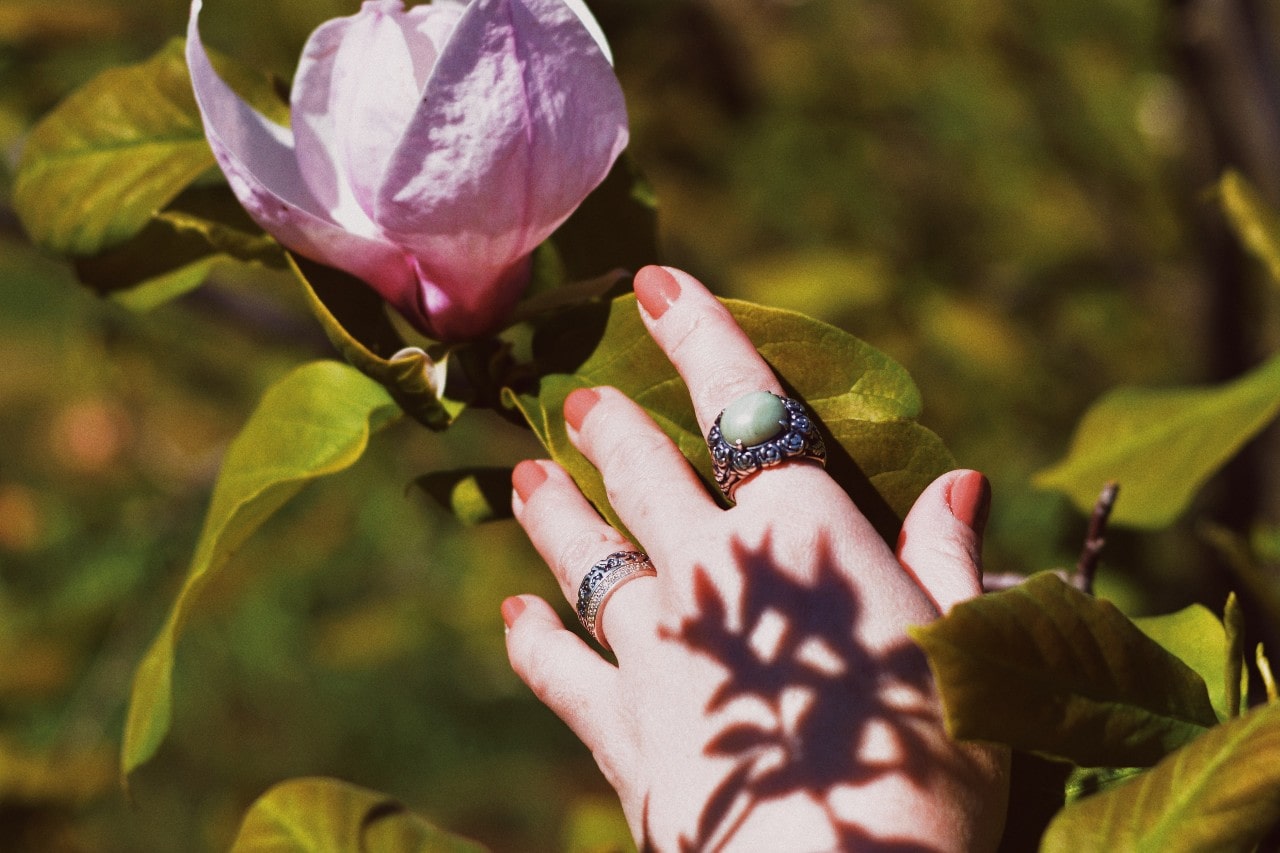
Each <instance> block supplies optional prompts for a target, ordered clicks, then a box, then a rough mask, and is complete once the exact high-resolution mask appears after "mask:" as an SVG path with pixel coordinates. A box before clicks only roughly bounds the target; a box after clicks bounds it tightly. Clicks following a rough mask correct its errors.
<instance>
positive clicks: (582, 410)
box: [564, 388, 600, 429]
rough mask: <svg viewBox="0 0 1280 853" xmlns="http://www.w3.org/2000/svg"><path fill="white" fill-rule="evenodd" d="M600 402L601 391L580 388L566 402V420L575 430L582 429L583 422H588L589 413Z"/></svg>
mask: <svg viewBox="0 0 1280 853" xmlns="http://www.w3.org/2000/svg"><path fill="white" fill-rule="evenodd" d="M599 402H600V392H599V391H597V390H596V389H594V388H579V389H578V390H576V391H574V392H572V393H571V394H570V395H569V396H568V397H566V398H565V400H564V419H565V420H566V421H568V422H569V426H571V427H573V428H574V429H582V422H583V421H584V420H586V418H587V412H589V411H591V409H592V407H594V406H595V404H596V403H599Z"/></svg>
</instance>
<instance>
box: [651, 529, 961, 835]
mask: <svg viewBox="0 0 1280 853" xmlns="http://www.w3.org/2000/svg"><path fill="white" fill-rule="evenodd" d="M771 552H772V545H771V541H770V539H769V537H767V536H766V537H765V539H764V541H763V542H762V543H761V544H760V546H759V547H756V548H749V547H746V546H744V545H742V544H741V543H737V542H735V543H733V546H732V557H733V566H734V567H735V568H736V569H738V570H740V572H741V579H742V587H741V595H740V598H738V599H737V600H734V601H732V602H731V601H729V600H726V598H725V597H724V595H722V592H721V588H720V587H718V586H717V585H716V583H715V582H714V581H713V580H712V577H711V575H710V573H709V571H708V570H707V569H705V568H704V567H702V566H697V567H695V570H694V577H693V595H694V607H693V611H692V613H691V615H687V616H685V617H684V618H683V619H681V620H680V621H679V622H678V623H677V624H669V625H662V626H659V631H660V635H661V636H662V638H663V639H664V640H666V641H669V642H677V643H682V644H684V645H686V646H688V648H689V649H690V650H691V651H692V652H694V653H695V654H698V655H702V656H705V657H707V658H710V659H711V660H713V661H715V662H717V663H718V664H720V665H722V666H723V667H724V668H725V670H726V671H727V677H726V678H725V679H724V681H723V682H722V683H721V684H719V685H718V686H717V688H716V689H715V690H714V691H713V693H712V695H711V697H710V698H709V699H708V701H707V707H706V712H707V714H708V715H713V714H716V713H717V712H720V711H723V710H724V709H725V708H726V707H727V706H729V705H730V704H731V703H736V702H740V701H744V700H745V701H747V702H750V703H752V704H754V705H763V706H764V707H765V708H767V709H768V713H767V718H768V719H769V722H768V723H761V722H759V721H753V722H731V723H727V724H726V725H725V726H724V728H723V729H722V730H721V731H719V732H718V733H717V735H716V736H715V737H713V738H712V740H711V741H710V742H709V743H708V744H707V746H706V747H705V749H704V752H705V753H706V754H707V755H710V756H715V757H721V758H726V759H730V760H732V761H733V768H732V769H731V770H730V772H729V773H727V774H726V775H725V777H724V778H723V779H722V780H721V781H720V783H719V784H718V786H717V788H716V789H715V790H714V792H713V793H712V795H711V796H710V798H709V799H708V802H707V804H706V805H705V806H704V807H703V809H702V812H701V814H700V815H699V819H698V822H697V827H696V830H695V831H694V834H693V835H692V836H685V837H682V838H681V840H680V849H681V850H685V851H693V850H700V851H701V850H719V849H724V848H725V847H726V845H728V844H730V843H731V842H732V841H733V838H734V835H735V833H736V832H737V831H738V829H740V828H741V827H742V826H743V824H744V823H745V822H746V820H747V819H748V818H749V817H750V815H751V813H752V811H753V810H754V809H756V808H758V807H759V806H760V805H762V804H764V803H767V802H769V801H776V800H781V799H784V798H788V797H792V796H793V795H797V794H800V795H806V796H807V797H808V798H810V799H812V800H813V801H815V802H819V803H822V804H824V805H823V808H824V809H825V810H826V812H827V816H828V818H829V822H830V824H831V825H832V826H834V827H836V829H837V832H838V833H839V848H840V849H856V850H860V851H861V850H872V851H921V853H924V852H925V851H928V850H929V849H930V848H928V847H924V846H921V845H920V844H919V843H918V842H915V841H913V840H910V839H906V838H884V837H878V836H876V835H874V834H873V833H872V832H870V831H869V830H868V829H867V827H866V826H864V825H862V824H861V823H859V822H858V821H857V820H851V819H848V818H847V817H845V816H843V815H841V814H837V812H836V810H835V808H834V807H833V806H832V804H831V801H832V796H833V794H836V793H837V792H840V791H847V790H848V789H849V788H850V787H853V788H856V787H859V786H864V785H868V784H871V783H874V782H876V781H878V780H881V779H883V778H885V777H886V776H888V775H899V776H902V777H904V778H905V780H906V781H907V782H908V783H909V784H911V785H913V786H917V787H920V788H922V789H927V788H929V787H930V785H931V783H934V782H936V781H937V779H938V778H939V777H940V776H954V775H956V774H958V773H964V772H965V768H964V767H963V766H961V764H962V762H963V759H962V758H959V757H958V754H957V753H956V752H955V751H953V750H948V749H946V748H945V747H944V746H942V745H941V744H940V743H939V742H938V739H937V737H936V733H937V732H938V731H939V730H940V727H941V723H940V720H939V718H938V711H937V709H936V705H935V704H934V703H933V702H932V695H933V691H932V681H931V675H930V672H929V668H928V665H927V662H926V659H925V657H924V655H923V653H922V652H921V651H920V649H919V648H918V647H917V646H916V645H915V644H914V643H912V642H911V641H910V640H908V639H906V638H905V637H904V638H902V639H901V640H899V641H896V642H894V643H891V644H889V645H888V646H886V647H884V648H883V649H879V650H876V649H872V648H869V647H868V646H867V645H865V644H864V643H862V642H861V641H859V640H858V636H859V622H860V620H861V619H862V617H863V615H864V614H863V613H862V610H861V603H860V601H859V598H858V596H857V594H856V592H855V590H854V587H853V585H852V584H851V582H850V580H849V579H848V578H847V577H846V576H845V574H844V573H843V572H842V571H841V570H840V569H838V568H837V563H836V561H835V559H834V557H833V554H832V553H831V548H830V545H829V543H827V542H825V541H824V542H823V543H821V544H820V546H819V548H818V553H817V554H816V555H815V558H814V559H815V563H814V565H815V566H816V568H815V570H814V571H811V572H796V571H789V570H788V567H785V566H782V565H780V564H779V563H778V562H777V560H776V559H775V558H774V557H773V556H772V553H771ZM762 637H764V638H766V639H763V640H762ZM797 697H800V699H801V700H803V701H798V700H797ZM754 719H755V718H753V720H754ZM886 739H887V742H888V744H889V746H888V747H887V748H886V746H885V745H884V741H885V740H886ZM873 740H874V747H873V749H870V750H869V749H867V747H868V744H869V743H871V742H872V741H873ZM868 752H874V753H875V754H876V755H877V756H881V757H880V758H876V759H871V758H868V757H867V753H868Z"/></svg>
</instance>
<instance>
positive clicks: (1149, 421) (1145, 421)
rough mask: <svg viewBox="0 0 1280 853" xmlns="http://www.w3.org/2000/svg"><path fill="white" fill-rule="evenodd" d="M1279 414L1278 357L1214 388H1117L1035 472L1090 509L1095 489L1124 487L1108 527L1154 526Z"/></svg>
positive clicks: (1171, 515) (1170, 515)
mask: <svg viewBox="0 0 1280 853" xmlns="http://www.w3.org/2000/svg"><path fill="white" fill-rule="evenodd" d="M1277 413H1280V357H1276V358H1273V359H1271V360H1270V361H1268V362H1266V363H1265V364H1263V365H1262V366H1261V367H1258V368H1256V369H1255V370H1253V371H1251V372H1250V373H1247V374H1245V375H1244V376H1242V377H1240V378H1239V379H1236V380H1235V381H1233V382H1229V383H1226V384H1224V385H1221V386H1218V387H1211V388H1178V389H1168V390H1151V389H1142V388H1121V389H1119V390H1116V391H1112V392H1111V393H1109V394H1107V395H1106V396H1105V397H1103V398H1102V399H1101V400H1099V401H1098V402H1097V403H1095V404H1094V405H1093V407H1092V408H1090V409H1089V411H1088V412H1087V413H1086V414H1085V416H1084V418H1083V419H1082V420H1081V421H1080V424H1079V426H1078V427H1077V428H1076V433H1075V437H1074V438H1073V439H1072V441H1071V448H1070V451H1069V452H1068V454H1067V458H1066V459H1064V460H1063V461H1061V462H1059V463H1058V464H1057V465H1055V466H1053V467H1052V468H1049V469H1048V470H1045V471H1042V472H1040V474H1039V475H1037V477H1036V485H1037V486H1039V487H1041V488H1046V489H1055V490H1057V491H1060V492H1062V493H1064V494H1066V495H1067V496H1068V497H1070V498H1071V500H1072V502H1073V503H1074V504H1075V505H1076V506H1077V507H1078V508H1079V509H1080V510H1081V511H1082V512H1088V511H1089V509H1090V508H1091V507H1092V506H1093V502H1094V499H1095V498H1096V497H1097V495H1098V489H1099V488H1101V487H1102V484H1103V483H1105V482H1107V481H1108V480H1116V481H1118V482H1119V483H1120V486H1121V488H1122V489H1123V490H1124V492H1123V498H1122V499H1121V500H1119V501H1118V502H1117V503H1116V507H1115V510H1114V511H1113V512H1112V514H1111V522H1112V523H1113V524H1130V525H1136V526H1141V527H1159V526H1162V525H1166V524H1169V523H1171V522H1172V521H1173V520H1174V519H1176V518H1177V517H1178V515H1179V514H1181V513H1182V511H1183V510H1185V509H1186V507H1187V505H1188V504H1189V503H1190V502H1191V499H1192V498H1193V497H1194V496H1195V494H1196V492H1197V491H1199V489H1200V487H1201V486H1202V485H1204V482H1205V481H1206V480H1208V479H1209V477H1211V476H1212V475H1213V474H1214V473H1216V472H1217V471H1218V470H1219V469H1220V468H1221V467H1222V466H1223V465H1224V464H1226V462H1227V461H1228V460H1230V459H1231V457H1233V456H1235V454H1236V452H1237V451H1239V450H1240V448H1241V447H1242V446H1243V445H1244V444H1245V442H1247V441H1248V440H1249V439H1251V438H1252V437H1253V436H1255V435H1257V434H1258V432H1260V431H1261V430H1262V428H1263V427H1265V426H1266V425H1267V424H1269V423H1270V422H1271V421H1272V420H1274V419H1275V417H1276V415H1277Z"/></svg>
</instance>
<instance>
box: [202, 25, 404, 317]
mask: <svg viewBox="0 0 1280 853" xmlns="http://www.w3.org/2000/svg"><path fill="white" fill-rule="evenodd" d="M201 5H202V3H201V0H193V2H192V4H191V20H190V23H189V25H188V27H187V67H188V68H189V69H190V72H191V83H192V86H193V88H194V90H195V96H196V103H197V105H198V106H199V107H200V115H201V117H202V118H203V120H204V127H205V135H206V136H207V137H208V140H209V146H210V147H211V148H212V149H213V154H214V157H216V158H217V161H218V165H219V166H221V167H222V171H223V173H224V174H225V175H226V176H227V183H228V184H230V186H231V190H232V192H234V193H235V195H236V198H238V199H239V200H240V203H241V204H242V205H244V208H245V210H246V211H247V212H248V213H249V215H250V216H252V217H253V219H254V221H255V222H257V223H258V224H259V225H260V226H262V228H264V229H265V230H266V231H267V232H268V233H270V234H271V235H272V236H273V237H275V238H276V239H277V240H278V241H280V243H281V244H283V245H284V246H287V247H288V248H290V249H293V250H294V251H296V252H298V253H299V254H301V255H305V256H306V257H308V258H312V259H313V260H317V261H320V262H321V263H325V264H329V265H330V266H335V267H338V268H340V269H344V270H346V271H347V272H350V273H352V274H353V275H356V276H359V277H360V278H363V279H364V280H366V281H368V282H369V283H370V284H371V285H373V286H374V287H375V288H376V289H377V290H378V291H379V292H380V293H381V294H382V295H383V297H384V298H386V299H387V300H388V301H391V302H392V303H394V304H396V305H397V306H398V307H401V310H402V311H405V312H406V313H408V314H410V315H411V316H416V315H417V313H418V309H417V306H418V293H417V277H416V275H415V274H414V272H413V269H412V267H411V260H412V259H410V258H406V257H405V253H404V252H403V251H402V250H401V249H400V248H399V247H397V246H395V245H394V244H392V243H390V242H389V241H386V240H382V239H371V238H369V237H366V236H361V235H359V234H353V233H351V232H350V231H348V230H346V229H345V228H343V227H342V226H340V225H338V224H337V223H336V222H335V221H334V220H333V218H332V217H331V215H330V213H329V211H328V210H327V209H326V208H325V206H324V205H323V204H322V203H321V202H320V201H319V200H318V199H317V198H316V197H315V195H313V194H312V193H311V191H310V190H309V189H308V186H307V184H306V182H305V181H304V180H303V178H302V174H301V172H300V171H299V169H298V164H297V160H296V158H295V156H294V150H293V135H292V134H291V133H290V132H289V130H288V129H287V128H283V127H280V126H279V125H276V124H274V123H272V122H270V121H268V120H267V119H266V118H264V117H263V116H262V115H260V114H259V113H258V112H257V111H255V110H254V109H253V108H252V107H250V106H249V105H248V104H246V103H245V102H244V101H242V100H241V99H240V97H239V96H238V95H236V93H235V92H234V91H232V89H231V88H230V87H229V86H227V84H226V83H224V82H223V81H222V78H220V77H219V76H218V75H217V72H215V71H214V70H213V66H212V65H211V64H210V63H209V57H208V55H207V54H206V53H205V50H204V45H203V44H202V43H201V41H200V30H199V26H198V20H199V15H200V8H201Z"/></svg>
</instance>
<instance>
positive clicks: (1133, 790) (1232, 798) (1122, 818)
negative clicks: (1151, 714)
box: [1040, 705, 1280, 853]
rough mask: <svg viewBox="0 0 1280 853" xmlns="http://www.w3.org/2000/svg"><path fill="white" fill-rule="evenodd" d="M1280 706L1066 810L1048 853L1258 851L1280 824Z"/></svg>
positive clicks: (1048, 837)
mask: <svg viewBox="0 0 1280 853" xmlns="http://www.w3.org/2000/svg"><path fill="white" fill-rule="evenodd" d="M1277 755H1280V706H1277V705H1266V706H1263V707H1261V708H1258V709H1256V710H1254V711H1252V712H1250V713H1249V714H1246V715H1245V716H1243V717H1240V718H1238V719H1234V720H1231V721H1229V722H1226V723H1223V724H1222V725H1220V726H1216V727H1215V728H1213V729H1211V730H1210V731H1209V732H1208V733H1207V734H1205V735H1203V736H1202V737H1200V738H1199V739H1197V740H1196V741H1195V742H1194V743H1191V744H1189V745H1187V746H1185V747H1183V748H1182V749H1179V750H1178V751H1177V752H1174V753H1173V754H1171V755H1169V756H1168V757H1167V758H1165V759H1164V760H1163V761H1161V762H1160V763H1159V764H1158V765H1157V766H1156V767H1154V768H1153V769H1151V770H1149V771H1147V772H1146V773H1143V774H1141V775H1140V776H1137V777H1135V778H1133V779H1131V780H1129V781H1128V782H1125V783H1124V784H1122V785H1118V786H1116V787H1115V788H1112V789H1110V790H1108V791H1106V792H1103V793H1100V794H1097V795H1095V796H1092V797H1088V798H1086V799H1084V800H1081V801H1080V802H1077V803H1074V804H1072V805H1071V806H1068V807H1067V808H1066V809H1064V810H1063V811H1062V812H1061V813H1060V814H1059V815H1058V817H1057V818H1055V819H1054V821H1053V823H1051V824H1050V825H1049V830H1048V832H1047V833H1046V834H1045V838H1044V842H1043V844H1042V846H1041V848H1040V849H1041V850H1042V851H1044V853H1090V851H1099V853H1102V851H1106V853H1110V852H1111V851H1115V850H1131V851H1151V853H1181V851H1187V853H1190V851H1215V853H1218V851H1241V853H1247V851H1250V850H1253V849H1254V848H1255V846H1256V845H1257V844H1258V842H1260V841H1261V840H1262V839H1263V837H1265V836H1266V834H1267V833H1268V832H1269V831H1270V830H1271V828H1272V827H1273V826H1275V825H1276V823H1277V822H1280V761H1277V760H1276V756H1277Z"/></svg>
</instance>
